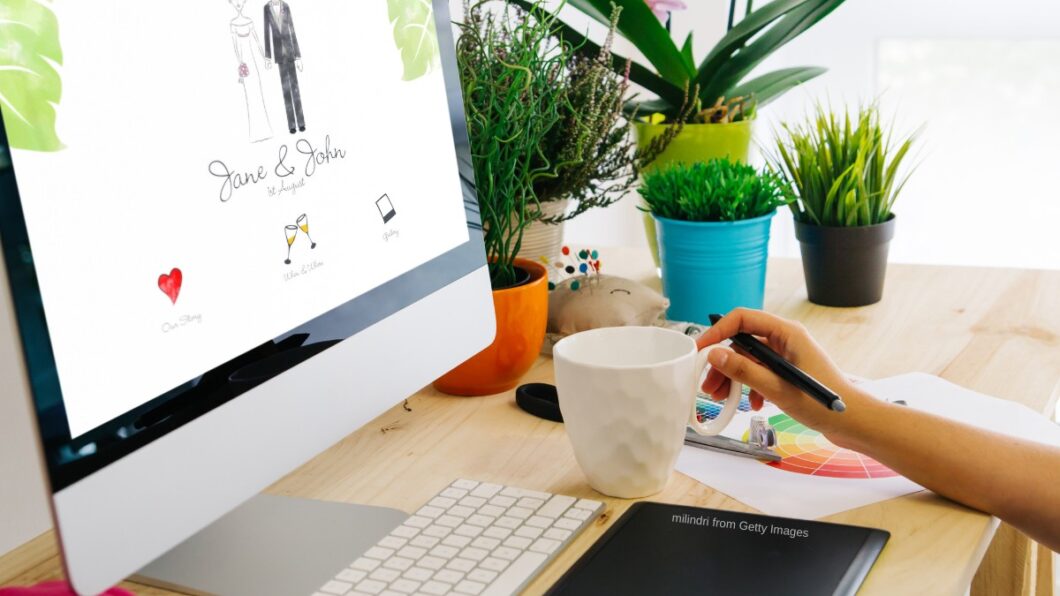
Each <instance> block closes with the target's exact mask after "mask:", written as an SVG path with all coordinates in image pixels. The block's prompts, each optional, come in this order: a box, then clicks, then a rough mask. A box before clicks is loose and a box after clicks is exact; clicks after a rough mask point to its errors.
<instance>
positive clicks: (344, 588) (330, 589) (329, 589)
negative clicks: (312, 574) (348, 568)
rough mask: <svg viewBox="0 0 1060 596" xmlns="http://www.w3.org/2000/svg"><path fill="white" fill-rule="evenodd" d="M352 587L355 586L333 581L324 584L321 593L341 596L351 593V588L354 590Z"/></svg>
mask: <svg viewBox="0 0 1060 596" xmlns="http://www.w3.org/2000/svg"><path fill="white" fill-rule="evenodd" d="M352 587H353V584H349V583H346V582H340V581H336V580H331V581H329V582H328V583H326V584H324V587H322V588H320V591H321V592H325V593H328V594H340V595H341V594H345V593H346V592H349V591H350V588H352Z"/></svg>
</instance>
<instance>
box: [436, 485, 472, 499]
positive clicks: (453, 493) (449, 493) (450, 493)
mask: <svg viewBox="0 0 1060 596" xmlns="http://www.w3.org/2000/svg"><path fill="white" fill-rule="evenodd" d="M439 494H440V495H442V496H443V497H449V498H450V499H457V500H460V499H463V498H464V497H466V496H467V491H466V490H464V489H462V488H455V487H452V486H450V487H449V488H447V489H445V490H443V491H442V492H441V493H439Z"/></svg>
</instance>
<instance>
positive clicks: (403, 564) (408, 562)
mask: <svg viewBox="0 0 1060 596" xmlns="http://www.w3.org/2000/svg"><path fill="white" fill-rule="evenodd" d="M413 562H414V561H413V560H412V559H406V558H405V557H390V558H389V559H387V560H386V561H383V567H387V568H389V569H397V570H398V571H404V570H406V569H408V568H409V567H412V563H413Z"/></svg>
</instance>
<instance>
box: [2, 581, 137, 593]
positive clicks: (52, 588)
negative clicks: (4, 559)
mask: <svg viewBox="0 0 1060 596" xmlns="http://www.w3.org/2000/svg"><path fill="white" fill-rule="evenodd" d="M0 596H77V593H76V592H74V591H73V590H71V589H70V586H69V584H67V583H66V582H64V581H52V582H43V583H39V584H37V585H35V586H29V587H27V588H0ZM101 596H136V595H135V594H133V593H132V592H129V591H127V590H123V589H121V588H111V589H109V590H107V591H106V592H103V594H101Z"/></svg>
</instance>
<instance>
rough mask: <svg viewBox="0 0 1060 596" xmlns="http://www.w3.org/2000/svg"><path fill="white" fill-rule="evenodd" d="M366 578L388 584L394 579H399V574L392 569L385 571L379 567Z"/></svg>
mask: <svg viewBox="0 0 1060 596" xmlns="http://www.w3.org/2000/svg"><path fill="white" fill-rule="evenodd" d="M368 577H369V578H371V579H377V580H379V581H381V582H386V583H390V582H392V581H394V580H395V579H397V578H399V577H401V572H400V571H396V570H394V569H387V568H386V567H380V568H379V569H376V570H375V571H373V572H372V574H371V575H369V576H368Z"/></svg>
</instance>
